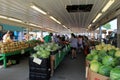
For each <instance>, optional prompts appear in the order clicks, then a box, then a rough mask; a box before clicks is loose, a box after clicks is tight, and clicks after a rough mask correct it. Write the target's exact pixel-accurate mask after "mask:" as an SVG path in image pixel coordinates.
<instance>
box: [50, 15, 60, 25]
mask: <svg viewBox="0 0 120 80" xmlns="http://www.w3.org/2000/svg"><path fill="white" fill-rule="evenodd" d="M50 18H51V19H52V20H54V21H55V22H57V23H58V24H61V22H59V21H58V20H57V19H55V18H54V17H52V16H50Z"/></svg>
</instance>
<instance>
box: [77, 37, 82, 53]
mask: <svg viewBox="0 0 120 80" xmlns="http://www.w3.org/2000/svg"><path fill="white" fill-rule="evenodd" d="M78 51H79V52H82V51H83V38H82V36H81V35H79V36H78Z"/></svg>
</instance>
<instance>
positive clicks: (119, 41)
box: [117, 15, 120, 48]
mask: <svg viewBox="0 0 120 80" xmlns="http://www.w3.org/2000/svg"><path fill="white" fill-rule="evenodd" d="M117 47H119V48H120V15H119V16H118V17H117Z"/></svg>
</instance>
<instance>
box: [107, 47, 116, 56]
mask: <svg viewBox="0 0 120 80" xmlns="http://www.w3.org/2000/svg"><path fill="white" fill-rule="evenodd" d="M115 52H116V50H115V49H111V50H109V51H108V55H110V56H112V57H114V56H115Z"/></svg>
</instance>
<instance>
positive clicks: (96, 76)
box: [87, 68, 110, 80]
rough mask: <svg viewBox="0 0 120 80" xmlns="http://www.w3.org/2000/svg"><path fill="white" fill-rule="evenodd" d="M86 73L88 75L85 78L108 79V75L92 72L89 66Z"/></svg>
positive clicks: (91, 79)
mask: <svg viewBox="0 0 120 80" xmlns="http://www.w3.org/2000/svg"><path fill="white" fill-rule="evenodd" d="M88 73H89V75H88V79H87V80H110V78H109V77H106V76H103V75H100V74H98V73H96V72H93V71H92V70H90V68H89V69H88Z"/></svg>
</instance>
